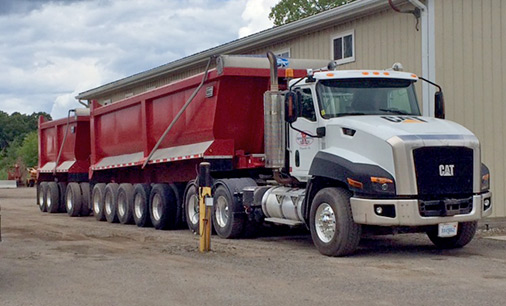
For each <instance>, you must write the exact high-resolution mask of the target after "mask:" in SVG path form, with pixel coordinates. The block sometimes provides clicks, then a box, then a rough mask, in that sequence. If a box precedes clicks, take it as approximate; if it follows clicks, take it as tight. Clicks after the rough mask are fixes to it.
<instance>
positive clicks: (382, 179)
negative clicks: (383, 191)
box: [371, 176, 394, 184]
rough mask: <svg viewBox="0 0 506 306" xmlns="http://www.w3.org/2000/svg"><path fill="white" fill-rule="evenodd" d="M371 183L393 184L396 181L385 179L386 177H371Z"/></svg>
mask: <svg viewBox="0 0 506 306" xmlns="http://www.w3.org/2000/svg"><path fill="white" fill-rule="evenodd" d="M371 182H373V183H377V184H393V183H394V181H392V180H391V179H388V178H385V177H374V176H372V177H371Z"/></svg>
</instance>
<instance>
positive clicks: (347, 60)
mask: <svg viewBox="0 0 506 306" xmlns="http://www.w3.org/2000/svg"><path fill="white" fill-rule="evenodd" d="M349 35H351V40H352V44H351V53H352V56H351V57H345V58H342V59H338V60H335V59H334V40H336V39H338V38H341V39H342V40H341V41H342V42H344V37H346V36H349ZM343 47H344V46H343ZM343 55H344V48H343ZM330 58H332V59H333V60H335V61H336V63H337V64H338V65H341V64H346V63H351V62H354V61H355V30H350V31H345V32H340V33H338V34H335V35H332V37H331V38H330Z"/></svg>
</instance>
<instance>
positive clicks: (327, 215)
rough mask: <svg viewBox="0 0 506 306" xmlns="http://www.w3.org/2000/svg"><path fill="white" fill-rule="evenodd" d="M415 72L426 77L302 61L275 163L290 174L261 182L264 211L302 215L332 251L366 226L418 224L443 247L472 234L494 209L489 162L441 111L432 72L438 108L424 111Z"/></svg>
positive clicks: (287, 98) (345, 248)
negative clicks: (305, 67) (277, 183)
mask: <svg viewBox="0 0 506 306" xmlns="http://www.w3.org/2000/svg"><path fill="white" fill-rule="evenodd" d="M419 80H424V81H427V80H425V79H423V78H419V77H418V76H417V75H415V74H412V73H406V72H401V71H395V70H348V71H338V70H326V71H325V70H324V71H318V72H312V71H308V76H307V77H305V78H302V79H294V80H291V81H290V82H289V90H288V91H287V92H285V93H283V94H282V96H283V97H284V107H283V111H284V118H285V122H286V126H285V127H284V128H283V129H282V130H281V131H282V132H283V133H284V134H285V139H286V152H287V153H286V156H287V158H286V163H285V165H286V166H285V167H284V168H283V169H280V170H279V171H280V172H283V171H285V176H289V177H291V178H292V184H291V185H290V186H289V184H287V182H288V181H287V180H285V181H284V184H285V187H273V188H271V189H270V190H267V191H266V192H265V194H264V196H263V198H262V208H263V211H264V214H265V215H266V217H267V218H266V220H267V221H272V222H277V223H287V224H289V223H288V222H282V221H281V220H282V219H290V220H291V221H293V222H302V223H304V224H306V225H307V226H308V227H309V228H310V230H311V234H312V238H313V241H314V243H315V245H316V247H317V248H318V249H319V251H320V252H321V253H323V254H326V255H331V256H342V255H347V254H350V253H351V252H353V251H354V250H355V248H356V247H357V245H358V241H359V240H360V235H361V232H362V231H363V230H367V229H378V228H380V229H383V230H384V229H386V228H389V229H391V231H392V232H420V231H422V232H426V233H427V234H428V236H429V238H430V239H431V240H432V241H433V242H434V244H436V245H437V246H438V247H443V248H452V247H462V246H464V245H466V244H467V243H469V242H470V241H471V240H472V238H473V236H474V233H475V231H476V227H477V221H478V220H479V219H480V218H482V217H485V216H489V215H490V214H491V212H492V205H491V203H492V202H491V193H490V191H489V178H490V175H489V171H488V169H487V167H486V166H485V165H483V164H482V162H481V154H480V144H479V141H478V139H477V138H476V136H474V134H473V133H472V132H470V131H469V130H468V129H466V128H464V127H463V126H461V125H459V124H457V123H454V122H451V121H449V120H444V119H443V118H444V102H443V99H442V92H441V88H440V87H439V86H438V85H436V84H434V83H432V82H430V81H428V82H429V83H431V84H432V85H435V86H438V87H439V92H438V93H437V94H436V98H435V103H436V110H437V111H436V113H437V114H436V116H437V117H438V118H432V117H425V116H422V115H421V112H420V108H419V104H418V100H417V97H416V92H415V85H414V84H415V83H416V82H417V81H419ZM267 100H268V99H267ZM267 100H266V101H267ZM266 103H267V104H266V105H274V104H269V103H275V102H272V101H271V102H269V101H267V102H266ZM265 109H266V110H267V109H268V107H266V108H265ZM272 113H273V114H274V113H275V112H272ZM269 122H274V121H272V120H271V121H269V120H266V131H267V132H269V128H270V127H268V126H267V124H270V123H269ZM268 136H269V135H268V134H266V139H268V138H269V137H268ZM266 147H267V143H266ZM267 158H269V156H267ZM273 195H275V196H273ZM283 196H284V197H285V198H286V199H281V198H282V197H283ZM290 199H291V200H290ZM284 203H286V204H284ZM290 210H294V211H295V212H294V213H290Z"/></svg>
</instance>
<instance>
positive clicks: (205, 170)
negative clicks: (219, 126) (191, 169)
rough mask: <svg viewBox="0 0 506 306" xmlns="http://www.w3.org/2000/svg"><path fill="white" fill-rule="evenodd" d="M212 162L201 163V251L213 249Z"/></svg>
mask: <svg viewBox="0 0 506 306" xmlns="http://www.w3.org/2000/svg"><path fill="white" fill-rule="evenodd" d="M210 168H211V164H210V163H208V162H203V163H200V165H199V219H200V223H199V233H200V248H199V250H200V252H209V251H210V250H211V208H212V203H213V201H212V200H213V199H212V197H211V174H210Z"/></svg>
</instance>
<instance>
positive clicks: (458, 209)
mask: <svg viewBox="0 0 506 306" xmlns="http://www.w3.org/2000/svg"><path fill="white" fill-rule="evenodd" d="M419 209H420V216H422V217H447V216H455V215H461V214H469V213H471V211H472V210H473V197H469V198H464V199H444V200H426V201H424V200H420V202H419Z"/></svg>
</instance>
